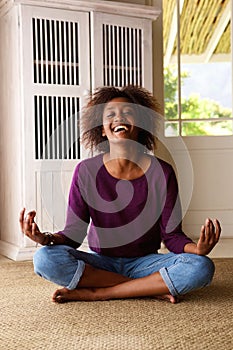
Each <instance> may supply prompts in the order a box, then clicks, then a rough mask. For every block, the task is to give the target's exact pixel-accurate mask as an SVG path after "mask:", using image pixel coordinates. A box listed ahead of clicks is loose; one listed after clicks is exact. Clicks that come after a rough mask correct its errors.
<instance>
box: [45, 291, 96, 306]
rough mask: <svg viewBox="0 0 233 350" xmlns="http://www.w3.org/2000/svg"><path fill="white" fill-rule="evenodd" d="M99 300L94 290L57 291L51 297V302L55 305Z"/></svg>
mask: <svg viewBox="0 0 233 350" xmlns="http://www.w3.org/2000/svg"><path fill="white" fill-rule="evenodd" d="M95 300H101V299H100V298H97V296H96V293H95V288H78V289H73V290H70V289H67V288H61V289H57V290H56V291H55V292H54V294H53V296H52V301H54V302H56V303H64V302H67V301H95Z"/></svg>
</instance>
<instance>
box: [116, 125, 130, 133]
mask: <svg viewBox="0 0 233 350" xmlns="http://www.w3.org/2000/svg"><path fill="white" fill-rule="evenodd" d="M128 130H129V127H128V126H126V125H117V126H115V128H113V131H114V132H121V131H128Z"/></svg>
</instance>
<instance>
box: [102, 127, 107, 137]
mask: <svg viewBox="0 0 233 350" xmlns="http://www.w3.org/2000/svg"><path fill="white" fill-rule="evenodd" d="M102 136H103V137H104V136H106V133H105V131H104V127H102Z"/></svg>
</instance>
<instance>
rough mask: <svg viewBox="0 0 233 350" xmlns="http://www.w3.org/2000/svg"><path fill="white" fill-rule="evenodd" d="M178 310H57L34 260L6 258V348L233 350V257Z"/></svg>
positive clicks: (1, 330) (162, 306) (146, 303)
mask: <svg viewBox="0 0 233 350" xmlns="http://www.w3.org/2000/svg"><path fill="white" fill-rule="evenodd" d="M215 263H216V275H215V278H214V281H213V283H212V285H211V286H210V287H207V288H205V289H203V290H200V291H198V292H196V293H191V294H189V295H186V296H185V299H184V300H183V301H181V302H180V303H179V304H176V305H172V304H170V303H168V302H164V301H158V300H154V299H150V298H148V299H131V300H114V301H101V302H72V303H67V304H60V305H59V304H54V303H52V302H51V298H50V296H51V294H52V292H53V291H54V290H55V289H56V286H54V285H52V284H51V283H49V282H47V281H44V280H42V279H41V278H39V277H37V276H35V275H34V273H33V269H32V263H31V262H14V261H11V260H8V259H6V258H3V257H0V276H1V284H0V292H1V294H0V295H1V297H0V349H1V350H16V349H17V350H39V349H46V350H49V349H51V350H55V349H66V350H72V349H77V350H150V349H151V350H152V349H153V350H157V349H158V350H165V349H166V350H173V349H174V350H186V349H187V350H194V349H195V350H199V349H200V350H232V349H233V302H232V299H233V298H232V297H233V276H232V271H233V259H216V260H215Z"/></svg>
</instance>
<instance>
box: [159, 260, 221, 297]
mask: <svg viewBox="0 0 233 350" xmlns="http://www.w3.org/2000/svg"><path fill="white" fill-rule="evenodd" d="M214 271H215V267H214V263H213V262H212V260H210V259H209V258H208V257H206V256H200V255H196V254H187V253H183V254H179V255H177V257H176V261H175V262H174V264H173V265H171V266H169V267H167V268H162V269H161V270H160V274H161V276H162V277H163V279H164V281H165V283H166V284H167V286H168V289H169V291H170V293H171V294H172V295H183V294H186V293H188V292H191V291H193V290H197V289H200V288H203V287H205V286H207V285H209V284H210V283H211V281H212V279H213V276H214Z"/></svg>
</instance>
